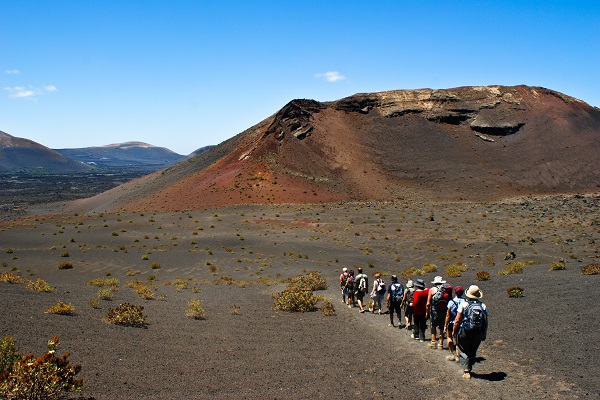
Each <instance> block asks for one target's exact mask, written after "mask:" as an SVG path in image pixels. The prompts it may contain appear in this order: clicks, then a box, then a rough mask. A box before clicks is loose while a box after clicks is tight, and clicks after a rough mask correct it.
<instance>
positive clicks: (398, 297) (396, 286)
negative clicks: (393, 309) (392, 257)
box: [390, 282, 404, 304]
mask: <svg viewBox="0 0 600 400" xmlns="http://www.w3.org/2000/svg"><path fill="white" fill-rule="evenodd" d="M390 294H391V298H392V301H393V302H394V303H398V304H400V302H402V297H403V296H404V288H403V287H402V285H401V284H400V283H397V282H396V283H392V284H391V285H390Z"/></svg>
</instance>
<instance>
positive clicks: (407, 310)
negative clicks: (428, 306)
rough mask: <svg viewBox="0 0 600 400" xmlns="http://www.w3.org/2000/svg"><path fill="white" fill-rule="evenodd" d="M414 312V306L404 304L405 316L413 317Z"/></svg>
mask: <svg viewBox="0 0 600 400" xmlns="http://www.w3.org/2000/svg"><path fill="white" fill-rule="evenodd" d="M413 314H414V310H413V307H412V306H409V305H406V306H404V316H405V317H409V318H410V317H412V316H413Z"/></svg>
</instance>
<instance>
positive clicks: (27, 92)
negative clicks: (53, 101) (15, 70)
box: [4, 85, 58, 99]
mask: <svg viewBox="0 0 600 400" xmlns="http://www.w3.org/2000/svg"><path fill="white" fill-rule="evenodd" d="M4 90H5V91H7V92H8V96H9V97H12V98H15V99H36V98H38V97H40V96H43V95H44V94H46V93H51V92H56V91H57V90H58V89H57V88H56V86H54V85H45V86H43V87H42V88H38V87H35V86H31V85H29V86H7V87H5V88H4Z"/></svg>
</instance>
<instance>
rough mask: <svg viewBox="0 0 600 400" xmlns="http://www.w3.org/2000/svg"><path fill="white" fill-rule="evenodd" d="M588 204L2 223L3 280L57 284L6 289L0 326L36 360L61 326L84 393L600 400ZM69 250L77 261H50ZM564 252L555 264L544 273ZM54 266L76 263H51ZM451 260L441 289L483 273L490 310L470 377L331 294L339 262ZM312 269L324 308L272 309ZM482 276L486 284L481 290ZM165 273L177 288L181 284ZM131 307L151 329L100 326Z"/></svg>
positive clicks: (379, 265) (389, 268) (593, 211)
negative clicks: (457, 265)
mask: <svg viewBox="0 0 600 400" xmlns="http://www.w3.org/2000/svg"><path fill="white" fill-rule="evenodd" d="M599 202H600V199H599V198H598V196H578V197H573V196H557V197H549V198H527V199H519V200H515V201H506V202H496V203H445V204H436V203H379V204H377V203H370V204H367V203H347V204H343V205H341V204H340V205H280V206H268V207H263V206H238V207H230V208H224V209H215V210H212V211H191V212H176V213H154V212H145V213H110V214H109V213H105V214H90V215H73V214H70V215H45V216H37V217H31V218H27V219H24V220H19V221H13V222H7V223H5V224H3V227H2V231H1V232H0V239H1V242H2V247H3V248H5V249H11V250H12V253H7V252H4V251H3V252H2V253H1V254H0V261H2V262H3V263H5V264H2V265H4V267H2V268H1V270H2V272H9V271H13V273H14V272H16V273H20V274H21V275H22V276H24V277H27V278H29V279H33V280H35V279H37V278H43V279H45V280H47V281H48V282H49V283H50V284H51V285H52V286H54V287H55V291H54V292H52V293H37V292H33V291H30V290H28V289H26V287H25V285H23V284H5V283H4V284H0V289H1V290H0V299H1V301H2V304H3V307H2V309H1V311H0V320H1V321H2V324H1V325H0V329H1V332H0V334H2V335H8V336H12V337H14V338H15V340H16V343H17V346H18V347H19V348H20V349H22V351H23V352H25V351H34V352H35V353H36V354H39V353H41V352H42V351H43V350H44V346H45V343H46V341H47V340H48V339H49V338H51V337H52V336H53V335H58V336H59V338H60V339H61V342H62V350H64V351H69V352H71V354H72V356H71V359H72V361H73V362H77V363H80V364H81V365H82V366H83V370H82V372H81V374H80V376H81V378H83V380H84V385H85V386H84V391H83V393H82V395H83V396H85V397H94V398H97V399H115V398H139V399H142V398H160V399H185V398H209V397H219V398H319V397H322V398H346V397H349V396H356V397H362V398H412V397H414V393H419V395H420V396H421V397H425V398H432V397H434V396H435V397H437V396H439V395H441V394H442V393H447V394H448V395H451V396H452V397H455V398H461V399H462V398H464V399H471V398H474V397H475V398H486V399H487V398H492V399H494V398H496V399H501V398H598V393H599V391H600V386H599V385H598V379H597V373H598V364H597V356H598V346H597V345H596V344H595V343H596V342H597V340H598V330H599V328H600V326H599V323H598V317H597V316H598V312H599V311H600V310H599V309H598V304H597V302H596V301H595V298H596V292H597V290H596V289H597V286H598V278H597V275H595V276H587V275H582V274H580V271H579V268H580V266H582V265H585V264H588V263H590V262H596V263H597V262H598V256H599V254H598V243H599V242H600V234H599V226H600V225H599V223H600V219H599V212H598V211H599V210H598V206H599ZM432 216H433V221H432V220H431V217H432ZM113 232H116V233H117V234H118V236H115V235H114V234H113ZM64 251H68V252H69V255H70V257H68V258H64V257H61V256H60V255H61V253H62V252H64ZM510 251H513V252H515V254H516V255H517V258H516V259H515V261H525V260H532V261H536V262H537V264H533V265H527V266H526V267H525V271H524V272H523V273H522V274H516V275H499V274H498V271H500V270H502V269H504V268H505V266H506V263H507V261H505V260H504V256H505V255H506V253H508V252H510ZM144 256H146V257H144ZM143 258H148V259H147V260H144V259H143ZM560 258H563V259H565V260H566V269H565V270H562V271H550V270H549V268H550V264H551V263H552V262H554V261H557V260H559V259H560ZM63 261H69V262H71V263H72V264H73V266H74V268H73V269H69V270H59V269H57V266H58V264H60V263H61V262H63ZM456 261H460V262H463V263H465V264H466V265H467V266H468V270H467V271H466V272H464V273H463V275H462V276H461V277H458V278H449V279H448V281H449V282H450V283H451V284H452V285H456V284H461V285H463V286H468V285H470V284H473V283H478V284H479V285H480V287H481V288H482V289H483V291H484V292H485V298H484V300H485V302H486V304H487V305H488V308H489V310H490V333H489V335H488V340H487V341H486V342H485V343H484V344H483V345H482V347H481V351H480V356H481V357H483V359H484V360H482V362H480V363H478V364H477V365H476V367H475V372H476V373H477V375H476V376H475V378H474V379H472V380H471V381H465V380H464V379H462V378H461V370H460V368H459V367H458V366H457V365H456V364H455V363H450V362H448V361H446V360H445V356H446V352H445V351H444V352H442V351H439V350H430V349H429V348H428V347H427V346H426V344H420V343H413V342H412V341H411V340H410V339H409V337H408V335H407V334H406V333H405V331H403V330H399V329H397V328H390V327H388V326H387V324H388V317H387V315H386V316H376V315H370V314H359V313H358V312H357V309H352V310H350V309H348V308H347V307H345V306H344V305H342V303H341V299H340V294H339V291H338V289H336V287H337V279H338V276H339V273H340V271H341V268H342V266H348V267H350V268H355V267H356V266H363V267H365V269H366V271H367V272H368V273H369V275H372V274H373V273H374V272H376V271H379V272H383V273H384V274H385V275H386V276H388V275H390V274H392V273H396V274H402V272H403V271H405V270H406V269H408V268H409V267H416V268H421V266H422V265H423V264H424V263H426V262H429V263H434V264H436V265H437V266H438V272H437V273H430V274H425V275H424V276H423V278H424V279H425V280H426V281H427V282H429V281H431V280H432V278H433V276H434V275H436V274H441V275H444V276H445V273H444V266H445V265H446V264H450V263H454V262H456ZM152 263H159V264H160V266H161V267H160V269H152V268H151V264H152ZM369 265H372V267H369ZM211 266H212V267H215V268H214V269H213V270H212V271H211ZM312 270H318V271H321V272H322V273H323V275H324V276H325V277H326V279H327V281H328V283H329V285H330V289H329V290H327V291H325V292H316V293H317V294H323V295H325V296H326V297H331V298H332V299H333V303H334V305H335V308H336V311H337V313H336V315H335V316H333V317H325V316H322V315H321V314H320V312H311V313H304V314H301V313H287V312H281V311H276V310H274V309H272V305H273V298H272V297H271V294H272V293H274V292H277V291H280V290H282V289H283V288H284V287H285V284H283V283H277V282H279V280H280V279H285V278H291V277H294V276H297V275H299V274H302V273H304V272H305V271H312ZM483 270H485V271H488V272H489V273H490V275H491V278H490V279H489V280H488V281H485V282H477V281H476V280H475V274H476V273H477V272H478V271H483ZM109 273H110V277H112V278H117V279H118V280H119V281H120V285H119V290H118V291H117V292H116V293H115V297H114V299H113V300H112V301H102V303H101V306H102V309H94V308H92V307H91V305H90V304H89V300H90V299H92V298H95V297H96V296H97V291H98V288H97V287H94V286H89V285H86V283H87V282H88V281H90V280H91V279H94V278H103V277H107V275H108V274H109ZM152 275H153V276H154V278H155V280H154V283H155V284H156V297H157V298H158V297H159V296H160V295H161V294H164V296H165V297H164V299H163V300H158V299H155V300H143V299H142V298H140V297H139V296H137V295H136V294H135V293H134V292H133V291H132V289H130V288H127V287H125V283H126V282H128V281H130V280H133V279H139V280H141V281H143V282H147V281H148V279H150V277H151V276H152ZM175 279H183V280H185V281H188V282H189V286H188V288H187V289H181V290H177V289H176V287H175V285H174V283H173V281H174V280H175ZM386 279H388V280H389V277H388V278H386ZM228 281H229V282H230V283H229V284H228V283H227V282H228ZM516 285H518V286H521V287H523V288H524V289H525V292H524V293H525V296H524V297H522V298H518V299H515V298H509V297H508V295H507V293H506V289H508V288H509V287H512V286H516ZM194 286H196V287H197V289H193V287H194ZM190 299H201V300H203V302H204V303H203V307H204V309H205V311H206V319H205V320H192V319H189V318H187V317H186V316H185V314H184V313H185V310H186V308H187V301H188V300H190ZM58 300H62V301H64V302H70V303H72V304H73V305H75V307H76V315H75V316H59V315H51V314H45V313H44V310H45V309H46V308H47V307H49V306H51V305H53V304H55V303H56V302H57V301H58ZM125 301H128V302H131V303H134V304H137V305H143V306H144V307H145V308H144V312H145V313H146V315H147V322H148V326H147V328H132V327H119V326H114V325H110V324H107V323H104V322H102V321H101V319H102V317H104V316H105V315H106V313H107V310H108V308H109V307H116V306H117V305H118V304H119V303H121V302H125ZM234 306H237V307H239V315H238V314H236V313H235V312H234Z"/></svg>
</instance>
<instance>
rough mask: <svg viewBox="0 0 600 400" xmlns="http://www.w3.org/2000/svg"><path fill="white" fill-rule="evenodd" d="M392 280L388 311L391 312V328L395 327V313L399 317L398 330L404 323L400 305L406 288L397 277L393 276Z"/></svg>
mask: <svg viewBox="0 0 600 400" xmlns="http://www.w3.org/2000/svg"><path fill="white" fill-rule="evenodd" d="M391 279H392V283H390V287H389V289H388V295H387V304H388V309H389V310H390V326H394V312H395V313H396V315H397V316H398V328H400V324H401V323H402V311H401V308H400V304H402V299H403V298H404V288H403V287H402V284H400V283H398V277H397V276H396V275H392V278H391Z"/></svg>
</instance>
